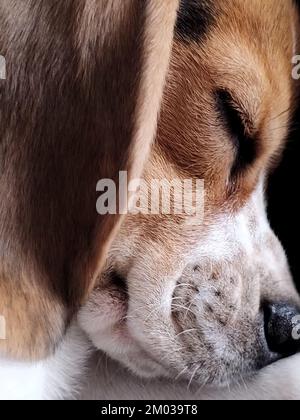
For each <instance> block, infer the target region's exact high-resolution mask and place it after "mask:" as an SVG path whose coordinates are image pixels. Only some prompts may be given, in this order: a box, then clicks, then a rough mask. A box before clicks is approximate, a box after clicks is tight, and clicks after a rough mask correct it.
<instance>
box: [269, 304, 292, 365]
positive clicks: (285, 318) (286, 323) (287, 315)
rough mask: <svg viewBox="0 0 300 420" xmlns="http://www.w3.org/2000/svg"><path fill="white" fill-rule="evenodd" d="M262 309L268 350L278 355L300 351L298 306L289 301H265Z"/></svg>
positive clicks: (286, 355) (283, 355) (282, 355)
mask: <svg viewBox="0 0 300 420" xmlns="http://www.w3.org/2000/svg"><path fill="white" fill-rule="evenodd" d="M264 311H265V332H266V339H267V343H268V346H269V349H270V351H271V352H273V353H276V354H278V355H279V356H280V357H289V356H292V355H294V354H296V353H298V352H300V307H297V306H295V305H292V304H289V303H267V304H265V308H264Z"/></svg>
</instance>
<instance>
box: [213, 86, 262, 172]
mask: <svg viewBox="0 0 300 420" xmlns="http://www.w3.org/2000/svg"><path fill="white" fill-rule="evenodd" d="M215 98H216V104H217V113H218V115H219V117H220V118H221V121H222V125H223V126H224V128H225V129H226V131H227V132H228V134H229V135H230V138H231V140H232V142H233V145H234V148H235V151H236V156H235V161H234V164H233V167H232V175H233V176H234V175H236V174H237V173H239V172H240V171H241V170H242V169H245V168H246V167H247V166H249V165H250V164H251V163H252V162H253V161H254V159H255V157H256V151H257V141H256V140H257V138H256V134H253V128H252V127H251V125H250V123H249V118H247V117H246V116H245V115H244V113H243V112H242V111H241V109H240V107H239V106H238V105H237V103H236V101H235V100H234V99H233V97H232V95H231V93H229V92H228V91H226V90H223V89H220V90H217V91H216V93H215Z"/></svg>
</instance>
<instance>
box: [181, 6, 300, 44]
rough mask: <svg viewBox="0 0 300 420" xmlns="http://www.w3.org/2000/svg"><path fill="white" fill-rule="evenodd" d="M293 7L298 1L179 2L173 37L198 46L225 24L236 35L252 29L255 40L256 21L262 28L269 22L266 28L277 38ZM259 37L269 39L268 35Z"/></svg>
mask: <svg viewBox="0 0 300 420" xmlns="http://www.w3.org/2000/svg"><path fill="white" fill-rule="evenodd" d="M293 5H297V6H299V0H278V1H276V2H274V1H273V0H264V1H263V2H262V1H260V0H230V1H228V2H227V1H224V0H215V1H213V0H180V6H179V10H178V16H177V23H176V29H175V36H176V38H177V39H179V40H181V41H182V42H185V43H188V42H201V41H202V40H204V39H205V36H206V35H207V33H208V32H210V30H211V29H213V28H216V27H218V29H223V28H222V26H223V27H224V24H225V25H226V27H228V28H232V27H234V31H235V32H236V31H240V32H241V33H243V32H244V31H245V30H246V31H247V34H248V35H249V28H251V27H252V30H253V32H252V36H253V37H254V38H256V37H257V36H258V35H259V31H258V26H257V25H258V20H257V18H258V17H259V18H260V21H261V23H262V25H264V23H263V22H269V23H270V24H269V25H267V27H268V28H269V29H270V30H271V31H273V32H274V33H277V37H279V34H280V32H282V29H283V28H284V26H283V25H280V21H282V20H284V18H285V17H288V15H289V12H291V11H292V10H294V9H293ZM224 17H225V20H224ZM274 21H276V25H274ZM249 25H250V26H249ZM267 27H265V29H267ZM261 34H262V36H264V35H265V36H266V37H268V36H270V33H268V31H265V33H264V31H262V32H261Z"/></svg>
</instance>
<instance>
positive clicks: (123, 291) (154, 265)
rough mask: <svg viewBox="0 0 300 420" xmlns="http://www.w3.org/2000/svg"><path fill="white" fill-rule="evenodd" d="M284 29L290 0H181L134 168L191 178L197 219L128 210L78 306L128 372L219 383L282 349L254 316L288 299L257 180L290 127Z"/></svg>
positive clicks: (289, 39)
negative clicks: (201, 190)
mask: <svg viewBox="0 0 300 420" xmlns="http://www.w3.org/2000/svg"><path fill="white" fill-rule="evenodd" d="M295 33H296V11H295V9H294V6H293V4H292V1H286V0H279V1H277V2H276V3H274V2H273V1H272V0H265V1H260V0H251V1H250V0H247V1H245V0H231V4H230V7H228V4H227V2H223V1H222V0H219V1H210V0H205V1H201V0H195V1H194V0H190V1H189V0H185V1H182V2H181V6H180V10H179V13H178V19H177V27H176V34H175V39H174V45H173V53H172V59H171V65H170V69H169V76H168V80H167V85H166V88H165V94H164V100H163V106H162V111H161V115H160V122H159V127H158V133H157V139H156V142H155V145H154V146H153V150H152V154H151V158H150V159H149V162H148V164H147V166H146V169H145V172H144V178H145V179H146V180H148V181H149V180H151V179H153V178H155V179H165V178H167V179H170V177H171V178H174V179H175V178H177V179H182V180H183V179H186V178H191V179H203V180H204V182H205V211H204V221H203V223H202V224H201V225H200V226H197V227H195V226H192V225H191V224H190V223H189V218H188V216H178V215H176V216H175V215H174V216H163V215H161V216H146V215H138V216H136V215H135V216H133V215H131V216H127V218H126V220H125V222H124V224H123V226H122V229H121V231H120V233H119V235H118V237H117V238H116V240H115V242H114V245H113V247H112V248H111V251H110V255H109V258H108V261H107V270H106V271H105V272H104V274H103V276H102V279H101V285H100V286H99V288H98V289H97V290H96V291H95V292H94V294H93V296H92V298H91V300H90V302H89V303H88V305H87V306H86V307H85V308H84V309H83V310H82V312H81V314H80V321H81V324H82V325H83V327H84V328H85V330H86V331H87V332H88V333H89V335H90V336H91V338H92V339H93V341H94V343H95V344H96V345H97V347H99V348H100V349H102V350H104V351H105V352H107V353H108V354H109V355H110V356H112V357H113V358H115V359H117V360H119V361H121V362H122V363H124V364H125V365H126V366H128V367H129V368H130V369H132V370H133V371H134V372H136V373H138V374H139V375H142V376H147V377H153V376H157V375H165V376H167V377H172V378H178V377H186V378H188V379H190V380H191V382H192V381H193V380H196V381H197V382H198V383H200V384H211V385H222V384H227V383H230V382H232V381H233V380H239V379H240V377H241V376H245V375H246V376H247V375H249V374H252V373H253V372H255V371H257V369H260V368H262V367H264V366H266V365H267V364H269V363H271V362H273V361H275V360H277V359H278V358H279V357H280V356H282V355H284V353H285V352H284V351H282V352H281V351H280V349H279V347H278V345H279V343H278V340H277V342H276V343H275V344H274V336H272V332H270V331H271V330H270V328H266V326H267V327H270V325H272V322H273V321H274V319H275V318H276V317H277V318H276V319H279V318H280V321H278V322H279V324H280V325H277V326H278V327H279V329H280V328H281V327H282V326H288V324H287V319H288V316H291V315H295V313H296V310H294V309H293V306H292V305H296V304H297V303H299V300H298V297H297V294H296V291H295V288H294V286H293V283H292V279H291V275H290V271H289V268H288V263H287V259H286V256H285V253H284V250H283V249H282V247H281V245H280V243H279V241H278V239H277V238H276V236H275V235H274V233H273V232H272V230H271V228H270V226H269V223H268V220H267V215H266V205H265V198H264V187H265V183H266V180H267V176H268V173H269V171H270V169H271V167H272V166H273V164H274V160H276V159H277V158H278V155H279V154H280V152H281V150H282V148H283V144H284V140H285V138H286V136H287V134H288V130H289V124H290V119H291V115H292V110H293V103H294V99H295V97H294V95H295V93H294V90H295V87H294V85H293V83H294V82H293V80H292V77H291V71H292V69H291V58H292V56H293V54H294V51H295V40H296V37H295ZM99 284H100V283H99ZM124 285H125V286H126V287H124ZM283 303H284V305H283ZM287 304H289V305H290V306H287ZM276 308H277V309H276ZM278 308H279V309H278ZM268 311H270V313H269V312H268ZM280 311H281V313H284V314H285V316H282V317H280V316H279V318H278V312H280ZM282 311H283V312H282ZM271 318H272V319H271ZM283 318H284V319H285V321H283ZM284 322H286V324H284ZM289 325H291V324H289ZM270 336H272V337H270ZM272 340H273V341H272ZM275 341H276V339H275ZM279 341H280V340H279ZM276 344H278V345H277V346H276ZM285 355H288V351H287V352H286V354H285Z"/></svg>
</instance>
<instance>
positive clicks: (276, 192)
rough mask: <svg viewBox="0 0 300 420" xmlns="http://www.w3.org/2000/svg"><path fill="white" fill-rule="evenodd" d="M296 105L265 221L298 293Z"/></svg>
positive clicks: (299, 116) (299, 130) (299, 148)
mask: <svg viewBox="0 0 300 420" xmlns="http://www.w3.org/2000/svg"><path fill="white" fill-rule="evenodd" d="M299 102H300V101H299ZM299 170H300V103H299V108H298V111H297V113H296V115H295V118H294V121H293V124H292V129H291V135H290V137H289V140H288V143H287V148H286V151H285V153H284V155H283V159H282V161H281V164H280V166H279V167H278V169H277V170H276V171H275V172H274V173H273V175H272V176H271V178H270V184H269V217H270V221H271V224H272V226H273V228H274V230H275V232H276V233H277V235H278V236H279V239H280V240H281V242H282V243H283V245H284V247H285V249H286V251H287V254H288V258H289V261H290V264H291V268H292V272H293V275H294V278H295V281H296V284H297V287H298V289H299V291H300V258H299V252H298V242H299V230H300V229H299V226H300V204H299V200H300V188H299V187H300V185H299V184H300V183H299V181H300V177H299V173H298V172H299Z"/></svg>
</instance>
